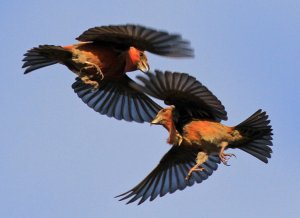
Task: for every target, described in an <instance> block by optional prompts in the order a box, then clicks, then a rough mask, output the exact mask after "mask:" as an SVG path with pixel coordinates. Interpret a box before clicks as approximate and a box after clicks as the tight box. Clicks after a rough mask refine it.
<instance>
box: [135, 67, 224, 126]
mask: <svg viewBox="0 0 300 218" xmlns="http://www.w3.org/2000/svg"><path fill="white" fill-rule="evenodd" d="M146 75H147V77H144V76H138V77H137V78H138V80H140V81H141V82H142V84H141V85H139V84H137V83H132V84H131V86H132V87H134V88H135V89H138V90H140V91H141V92H144V93H146V94H148V95H150V96H152V97H155V98H157V99H160V100H163V101H164V102H165V103H166V104H168V105H174V106H175V113H176V117H174V119H175V123H177V124H178V125H180V124H182V125H183V124H184V122H188V121H190V120H191V119H209V120H214V121H221V120H227V113H226V111H225V108H224V106H223V105H222V103H221V102H220V100H219V99H218V98H217V97H216V96H215V95H214V94H213V93H212V92H211V91H209V90H208V88H206V87H205V86H204V85H202V84H201V83H200V82H199V81H197V80H196V79H195V78H194V77H192V76H190V75H188V74H186V73H178V72H169V71H165V72H162V71H159V70H156V71H155V73H146ZM182 125H181V126H182ZM178 129H180V128H178Z"/></svg>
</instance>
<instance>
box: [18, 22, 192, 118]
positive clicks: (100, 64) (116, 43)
mask: <svg viewBox="0 0 300 218" xmlns="http://www.w3.org/2000/svg"><path fill="white" fill-rule="evenodd" d="M77 40H78V41H80V42H79V43H77V44H73V45H68V46H54V45H40V46H38V47H35V48H32V49H30V50H28V51H27V53H25V54H24V56H25V58H24V59H23V61H24V62H25V63H24V64H23V68H26V69H25V74H27V73H29V72H31V71H34V70H37V69H39V68H42V67H46V66H49V65H53V64H56V63H60V64H63V65H65V66H66V67H67V68H69V69H70V70H71V71H72V72H74V73H75V74H76V75H77V76H78V77H77V78H76V82H75V83H74V84H73V85H72V88H73V89H74V91H75V93H77V95H78V96H79V97H80V98H81V99H82V101H83V102H85V103H86V104H87V105H88V106H89V107H91V108H93V109H94V110H95V111H97V112H99V113H101V114H105V115H107V116H109V117H114V118H116V119H118V120H122V119H124V120H126V121H136V122H144V121H147V122H149V121H150V120H151V119H152V118H153V116H155V114H156V113H157V112H158V110H160V107H159V106H158V105H157V104H156V103H155V102H153V101H152V100H151V99H150V98H149V97H147V96H146V95H145V94H144V93H142V92H139V91H138V90H135V89H133V88H132V87H130V86H129V85H128V84H129V83H130V82H132V80H131V79H130V78H129V77H128V76H127V75H126V73H127V72H130V71H135V70H141V71H142V72H147V71H148V70H149V64H148V61H147V56H146V54H145V51H149V52H151V53H153V54H157V55H161V56H166V57H193V49H192V48H191V47H190V44H189V42H188V41H186V40H184V39H182V37H181V36H180V35H178V34H169V33H167V32H164V31H160V30H155V29H151V28H147V27H144V26H140V25H131V24H127V25H110V26H101V27H94V28H91V29H88V30H87V31H85V32H83V33H82V34H81V35H80V36H79V37H77Z"/></svg>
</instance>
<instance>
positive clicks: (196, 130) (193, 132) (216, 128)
mask: <svg viewBox="0 0 300 218" xmlns="http://www.w3.org/2000/svg"><path fill="white" fill-rule="evenodd" d="M229 132H230V128H229V127H227V126H224V125H222V124H220V123H217V122H210V121H192V122H191V123H189V124H187V125H186V126H185V127H184V138H186V139H187V140H188V141H189V142H190V144H192V145H193V146H197V147H199V148H201V149H203V150H205V151H208V152H217V151H219V149H220V147H219V146H220V144H221V142H222V141H228V140H229V138H230V137H231V135H230V134H229Z"/></svg>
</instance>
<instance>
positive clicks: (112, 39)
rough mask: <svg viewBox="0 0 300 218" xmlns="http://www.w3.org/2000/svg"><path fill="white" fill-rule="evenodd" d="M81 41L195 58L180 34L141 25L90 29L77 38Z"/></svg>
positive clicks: (188, 44) (170, 55)
mask: <svg viewBox="0 0 300 218" xmlns="http://www.w3.org/2000/svg"><path fill="white" fill-rule="evenodd" d="M76 39H77V40H79V41H83V42H87V41H93V42H104V43H113V44H116V45H117V46H119V47H120V48H124V49H125V48H129V47H130V46H133V47H135V48H137V49H139V50H142V51H144V50H147V51H149V52H152V53H154V54H158V55H163V56H169V57H193V56H194V54H193V52H194V51H193V49H192V48H191V47H190V43H189V42H188V41H186V40H183V39H182V38H181V36H180V35H179V34H169V33H167V32H164V31H160V30H155V29H151V28H147V27H144V26H140V25H132V24H127V25H110V26H101V27H94V28H90V29H88V30H87V31H85V32H83V33H82V34H81V35H80V36H79V37H77V38H76Z"/></svg>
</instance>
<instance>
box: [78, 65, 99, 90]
mask: <svg viewBox="0 0 300 218" xmlns="http://www.w3.org/2000/svg"><path fill="white" fill-rule="evenodd" d="M85 63H86V64H87V66H85V67H82V68H81V69H80V71H79V77H80V78H81V80H82V81H83V82H84V83H85V84H88V85H91V86H93V90H95V89H98V88H99V86H100V84H99V82H98V81H101V80H103V79H104V74H103V73H102V71H101V69H100V67H99V66H98V65H96V64H93V63H90V62H85ZM95 70H96V71H95Z"/></svg>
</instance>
